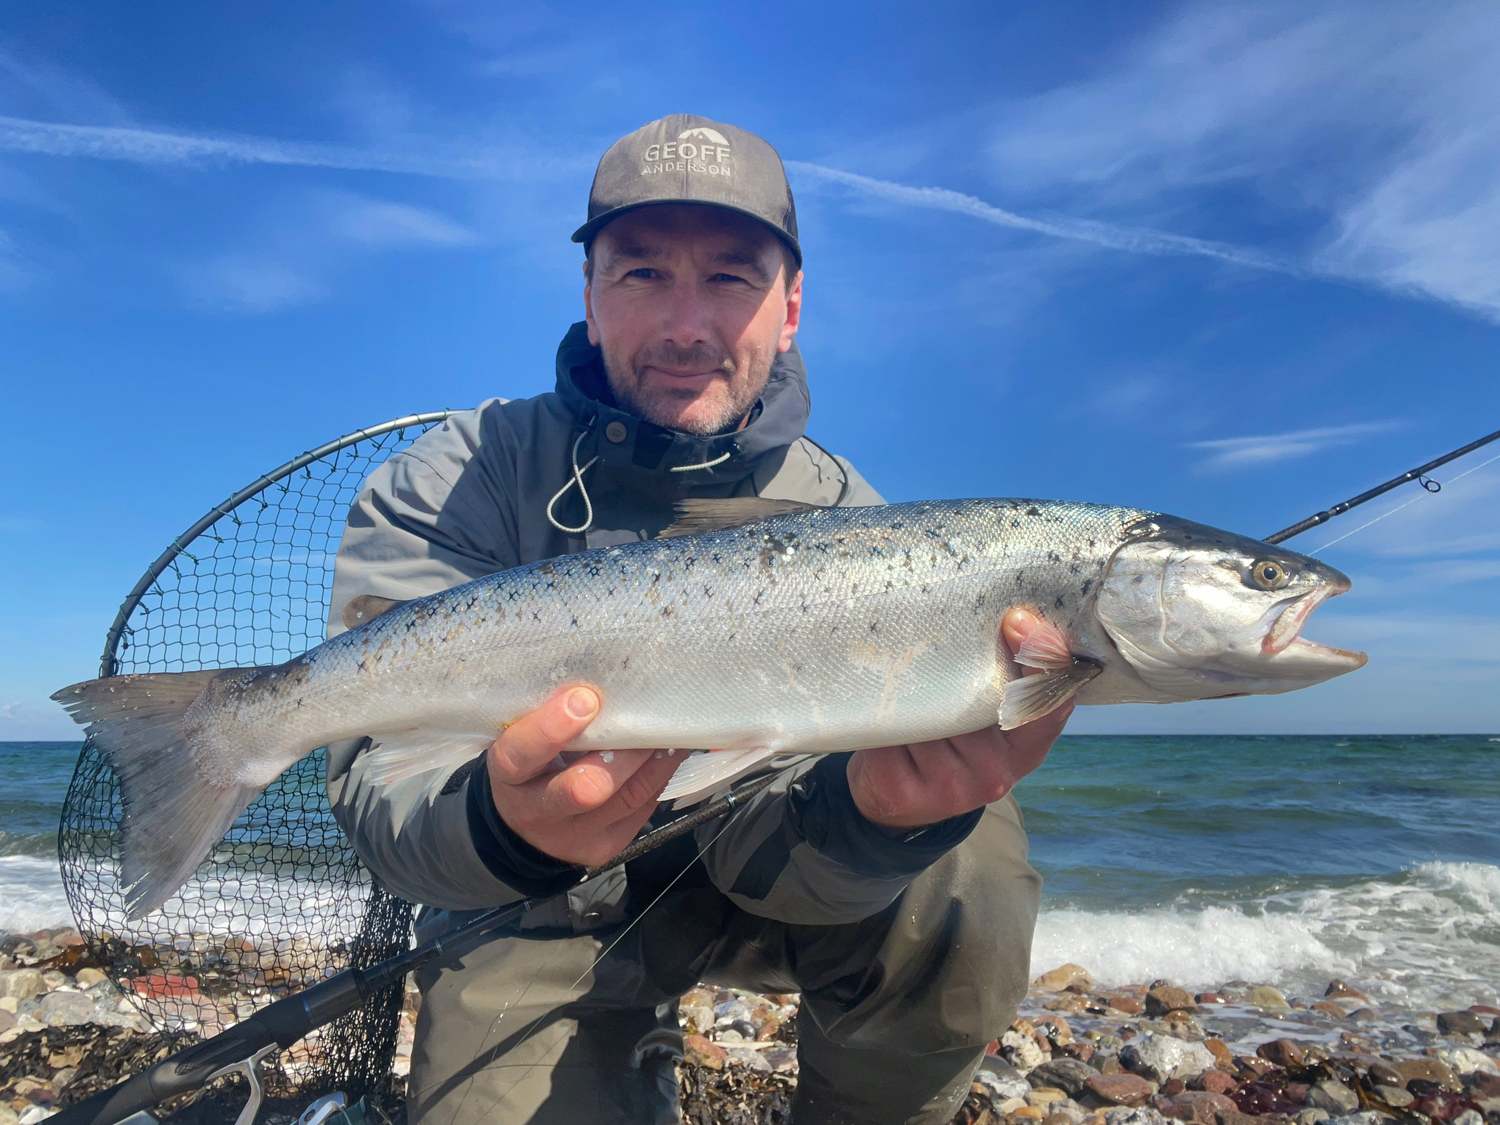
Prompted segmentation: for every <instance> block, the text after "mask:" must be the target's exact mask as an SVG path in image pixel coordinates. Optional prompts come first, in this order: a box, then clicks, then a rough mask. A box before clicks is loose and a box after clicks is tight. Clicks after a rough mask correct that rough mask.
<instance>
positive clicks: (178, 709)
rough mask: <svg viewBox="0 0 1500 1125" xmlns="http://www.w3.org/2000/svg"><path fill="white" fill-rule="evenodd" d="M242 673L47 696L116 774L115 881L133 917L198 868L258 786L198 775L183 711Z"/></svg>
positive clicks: (157, 679)
mask: <svg viewBox="0 0 1500 1125" xmlns="http://www.w3.org/2000/svg"><path fill="white" fill-rule="evenodd" d="M245 671H246V669H240V668H230V669H224V668H218V669H211V670H209V671H205V672H161V673H156V674H152V675H141V676H110V677H109V678H107V679H103V680H88V681H87V682H85V683H81V684H74V685H73V686H72V687H65V688H63V689H62V690H61V691H59V692H57V693H56V694H55V695H53V696H52V698H53V699H55V700H56V701H57V702H59V703H61V704H62V705H63V706H64V707H65V708H67V710H68V713H69V714H70V715H71V716H72V717H73V720H74V721H75V722H77V723H81V724H84V725H85V726H86V727H87V730H88V734H89V737H90V738H92V739H93V740H94V745H95V746H97V747H99V749H101V750H103V751H104V752H105V753H106V754H107V755H108V756H109V760H110V764H111V765H112V766H113V767H114V769H115V772H116V773H117V774H118V775H119V778H120V794H121V800H122V804H123V805H124V812H125V817H124V821H125V822H124V825H123V840H122V844H123V851H124V858H123V861H122V863H121V866H120V881H121V883H122V884H123V889H124V892H125V907H126V911H127V913H128V915H129V917H130V918H131V919H136V918H139V917H141V916H142V915H144V914H148V913H150V912H151V911H153V910H155V909H156V908H157V907H159V906H161V904H162V903H164V902H166V901H167V899H168V898H170V897H171V895H172V894H173V892H174V891H176V890H177V888H179V887H180V886H182V884H183V883H185V882H187V880H188V878H189V877H190V876H191V875H192V874H193V872H194V871H196V870H197V868H198V865H199V864H200V863H202V862H203V859H204V857H205V856H207V855H208V853H209V852H210V851H211V850H212V849H213V846H214V845H215V844H217V843H218V842H219V841H220V840H221V839H223V837H224V834H225V833H226V832H228V831H229V826H230V825H231V824H233V823H234V821H235V818H236V817H237V816H239V815H240V813H242V812H244V810H245V807H246V806H247V805H249V804H250V802H251V801H252V800H254V798H255V795H256V794H257V793H258V792H259V789H257V788H254V787H251V786H245V785H230V786H227V787H225V786H220V785H215V784H213V783H212V782H210V781H208V780H206V779H205V777H204V776H203V773H202V771H201V770H200V769H199V767H198V763H197V761H196V760H195V757H194V746H193V738H194V731H193V730H192V729H190V728H188V725H187V724H185V723H184V722H183V721H182V720H183V713H184V712H185V711H187V709H188V708H189V707H191V706H192V704H193V702H194V701H195V700H197V699H198V697H199V696H200V695H202V694H203V692H204V691H205V690H207V688H208V686H209V685H210V684H211V683H213V681H214V680H216V679H218V678H219V677H220V676H223V675H236V676H238V675H243V674H244V672H245Z"/></svg>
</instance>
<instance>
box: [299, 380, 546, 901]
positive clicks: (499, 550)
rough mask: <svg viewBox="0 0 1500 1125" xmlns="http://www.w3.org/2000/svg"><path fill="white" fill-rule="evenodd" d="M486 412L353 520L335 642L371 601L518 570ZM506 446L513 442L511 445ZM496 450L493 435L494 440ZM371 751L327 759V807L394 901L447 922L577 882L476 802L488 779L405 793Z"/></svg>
mask: <svg viewBox="0 0 1500 1125" xmlns="http://www.w3.org/2000/svg"><path fill="white" fill-rule="evenodd" d="M499 405H502V404H499V403H495V404H486V406H483V407H480V408H479V409H478V410H475V411H471V412H467V413H465V414H458V415H454V416H453V417H451V418H450V419H449V420H448V421H447V422H445V423H444V424H443V425H442V426H440V427H436V428H434V429H433V430H430V431H428V432H427V433H426V434H424V435H423V436H422V437H421V438H420V439H418V441H417V442H416V443H414V444H413V445H412V446H410V447H409V448H408V449H406V450H403V451H401V452H399V453H396V454H394V455H393V456H392V457H391V458H390V459H388V460H387V461H386V462H385V464H383V465H382V466H381V467H380V468H379V469H377V470H376V471H375V472H374V473H372V474H371V476H370V479H369V480H368V481H367V482H366V483H365V486H364V488H363V489H362V490H361V492H360V494H359V496H358V497H357V498H356V499H355V501H354V505H353V507H352V508H351V509H350V513H349V519H348V524H347V526H346V528H345V532H344V538H343V541H342V542H341V544H340V546H339V553H338V559H337V561H336V562H335V565H334V581H333V597H332V601H331V604H330V608H329V619H328V635H329V636H334V635H337V634H338V633H341V632H343V631H344V623H343V609H344V606H346V605H347V604H348V603H349V601H350V599H352V598H355V597H357V596H359V595H361V594H374V595H377V596H379V597H383V598H391V599H394V600H397V601H405V600H408V599H410V598H419V597H425V596H427V595H428V594H434V593H437V592H438V591H440V590H446V589H448V588H449V587H451V586H456V585H458V584H460V583H463V582H468V581H471V580H473V579H475V578H479V577H481V576H483V575H486V574H490V573H493V572H494V571H497V570H503V569H505V568H507V567H510V566H515V565H517V561H518V560H517V559H516V558H515V547H514V538H513V535H512V534H511V533H510V530H509V528H508V522H507V521H508V519H509V517H510V512H511V511H512V509H511V507H510V505H509V499H510V498H509V496H508V495H507V492H508V491H509V489H508V485H509V484H510V483H511V482H508V481H506V480H504V479H501V478H500V473H499V472H498V471H497V468H496V466H494V465H493V464H486V463H485V462H484V461H482V460H481V459H480V458H478V457H476V456H475V454H476V452H477V450H478V447H479V445H480V441H481V435H480V429H481V427H483V426H486V425H488V426H490V427H492V428H493V427H494V426H495V425H496V420H495V419H494V418H493V417H491V418H490V419H489V420H488V421H486V419H485V413H486V411H487V409H492V408H493V406H499ZM502 436H503V435H502ZM485 437H486V438H487V439H492V435H490V434H488V433H487V434H486V435H485ZM368 745H369V740H368V739H352V740H349V741H346V742H342V743H339V744H336V745H334V746H330V747H329V748H328V799H329V802H330V804H331V805H332V808H333V814H334V817H335V819H336V820H337V821H338V822H339V825H340V826H341V827H342V828H343V829H344V832H345V833H346V834H347V836H348V838H349V841H350V843H351V844H352V845H353V847H354V850H355V851H356V852H358V853H359V856H360V858H361V859H363V860H364V861H365V863H366V864H367V865H368V866H369V868H370V870H371V871H373V872H374V873H375V875H376V876H377V877H378V878H379V879H380V880H381V882H382V883H384V884H385V885H386V886H387V887H388V888H389V889H390V890H391V891H392V892H393V893H395V894H398V895H400V896H401V897H402V898H405V899H407V900H409V901H412V902H419V903H423V904H425V905H428V906H434V907H438V908H440V909H446V910H477V909H482V908H486V907H492V906H499V905H503V904H505V903H507V902H511V901H514V900H515V899H517V898H520V897H522V896H523V895H526V894H531V893H535V892H536V891H537V890H538V889H539V888H545V887H550V886H551V884H552V883H559V882H560V883H561V884H562V885H566V884H567V882H570V881H571V879H572V877H573V875H572V874H570V873H573V872H576V869H575V868H571V867H570V866H569V865H566V864H561V863H559V862H558V861H556V860H551V859H550V858H549V857H546V856H542V855H541V854H540V853H537V852H535V850H534V849H531V848H530V846H529V845H527V844H526V843H525V842H524V841H522V840H521V839H520V838H519V837H516V836H514V834H509V835H506V833H509V829H507V828H505V827H504V826H503V825H501V824H499V817H498V816H495V817H493V819H492V821H487V820H485V819H484V817H483V816H482V815H476V813H478V814H482V813H483V810H484V806H485V805H489V808H490V811H491V813H493V803H492V802H490V801H489V797H488V792H489V791H488V788H487V787H486V788H485V789H484V802H483V803H480V802H477V801H475V800H474V799H473V798H474V796H475V794H474V793H473V792H472V791H471V790H472V787H473V785H474V783H475V780H476V777H477V778H478V780H479V782H480V783H481V784H483V783H484V782H485V781H486V780H487V778H486V776H485V774H484V771H482V770H475V769H473V768H472V767H473V766H474V765H475V764H476V763H477V761H478V760H477V759H476V763H470V765H469V766H468V767H464V768H461V769H459V770H457V771H453V770H451V769H443V770H433V771H429V772H428V773H425V774H420V775H418V776H416V777H412V778H408V779H406V780H404V781H401V782H397V783H394V784H378V785H377V784H374V783H372V782H370V781H369V780H368V779H367V777H366V776H365V774H366V769H367V766H368V756H367V755H363V754H362V753H361V751H363V750H364V749H365V748H366V747H367V746H368Z"/></svg>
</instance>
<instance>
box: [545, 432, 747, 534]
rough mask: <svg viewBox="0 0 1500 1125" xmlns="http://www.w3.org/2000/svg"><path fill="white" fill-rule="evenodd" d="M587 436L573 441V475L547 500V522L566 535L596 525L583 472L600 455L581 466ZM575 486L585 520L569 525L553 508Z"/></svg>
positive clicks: (681, 468) (682, 469)
mask: <svg viewBox="0 0 1500 1125" xmlns="http://www.w3.org/2000/svg"><path fill="white" fill-rule="evenodd" d="M586 437H588V431H587V430H584V431H583V433H581V434H579V435H578V438H577V440H576V441H574V442H573V454H572V457H571V460H572V462H573V475H572V476H571V477H569V478H568V480H567V483H565V484H564V485H563V486H562V487H561V488H559V489H558V490H557V491H556V492H554V493H553V494H552V499H551V500H548V501H547V522H548V523H550V524H551V525H552V526H553V527H555V528H557V530H558V531H560V532H562V533H563V534H564V535H583V534H584V533H585V532H587V531H588V529H589V528H591V527H593V526H594V502H593V501H592V500H591V499H589V490H588V488H587V487H586V486H585V485H584V483H583V474H584V473H586V472H588V471H589V470H590V469H592V468H593V467H594V465H595V464H596V463H597V462H598V460H599V455H598V454H597V453H596V454H595V455H594V456H593V457H590V458H589V462H588V464H586V465H584V466H583V467H581V468H580V467H579V465H578V447H579V446H580V445H582V444H583V439H584V438H586ZM730 456H731V454H729V453H725V454H723V455H722V456H720V457H715V458H714V459H713V460H712V461H704V462H703V463H702V464H699V465H674V466H672V467H671V468H669V469H668V470H667V471H668V472H670V473H693V472H697V471H698V470H699V469H712V468H713V467H714V466H715V465H722V464H723V463H724V462H725V461H728V460H729V458H730ZM574 486H577V488H578V495H580V496H582V497H583V522H582V523H581V524H579V525H578V526H577V527H569V526H568V525H567V524H565V523H562V522H560V521H559V520H558V518H557V516H555V515H554V514H553V512H552V509H553V508H555V507H557V502H558V501H559V500H561V499H562V498H563V497H564V496H566V495H567V494H568V489H570V488H573V487H574Z"/></svg>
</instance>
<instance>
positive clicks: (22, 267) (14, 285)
mask: <svg viewBox="0 0 1500 1125" xmlns="http://www.w3.org/2000/svg"><path fill="white" fill-rule="evenodd" d="M29 265H30V263H28V262H27V261H26V259H25V258H24V257H23V256H22V255H21V252H20V250H19V249H17V247H16V242H15V239H13V238H11V236H10V234H9V233H7V232H6V231H4V230H0V292H5V291H14V290H17V289H24V288H25V287H26V286H28V285H30V284H31V274H32V271H31V269H30V268H29Z"/></svg>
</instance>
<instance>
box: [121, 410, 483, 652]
mask: <svg viewBox="0 0 1500 1125" xmlns="http://www.w3.org/2000/svg"><path fill="white" fill-rule="evenodd" d="M452 413H453V411H451V410H433V411H429V412H428V413H426V414H408V415H406V416H405V417H403V418H393V419H391V420H390V421H389V422H382V423H380V424H379V425H378V426H367V427H366V428H364V429H362V430H355V431H354V432H353V433H348V434H345V435H344V436H343V437H341V438H336V439H334V440H333V441H330V442H327V443H325V444H323V445H320V446H318V448H316V449H309V450H308V451H307V452H306V453H304V454H302V455H301V456H299V457H293V458H292V459H291V460H290V461H288V462H287V463H286V464H285V465H282V466H280V467H279V468H275V469H272V470H271V471H270V472H269V473H266V474H265V475H264V476H261V477H257V478H256V479H255V480H254V481H252V482H251V483H249V484H247V485H246V486H245V487H244V488H242V489H240V490H239V491H238V492H236V493H235V494H234V495H232V496H230V497H229V499H227V500H225V501H224V502H223V503H220V504H215V505H214V506H213V507H212V508H210V509H209V510H208V512H207V513H206V514H205V515H204V516H203V517H202V518H201V519H199V520H198V521H197V522H196V523H194V524H193V526H192V527H190V528H188V529H187V530H186V531H184V532H183V533H182V534H181V535H179V536H177V538H176V539H173V540H172V543H171V546H169V547H168V548H167V549H166V550H165V551H163V552H162V553H161V554H160V555H158V556H157V559H156V561H155V562H154V563H152V564H151V565H150V566H148V567H147V568H146V573H145V574H143V575H141V577H140V580H139V581H138V582H136V584H135V585H134V586H133V587H131V590H130V593H128V594H126V595H125V600H124V601H123V602H121V603H120V611H119V612H118V613H116V614H115V620H114V623H113V624H111V625H110V627H109V632H108V633H107V634H106V635H105V638H104V654H103V655H102V656H101V657H100V658H99V678H100V679H104V678H106V677H108V676H113V675H114V674H115V672H116V668H117V664H118V650H119V647H120V637H121V636H123V635H124V633H125V627H126V625H127V624H128V623H129V621H130V615H131V614H132V613H134V612H135V608H136V606H138V605H140V603H141V599H142V598H143V597H145V596H146V591H147V590H149V589H151V586H152V583H154V582H155V581H156V580H157V579H158V578H160V577H161V576H162V574H164V573H165V572H166V569H167V567H169V566H171V565H172V560H173V559H175V558H176V557H177V556H178V555H180V554H182V552H183V551H184V550H186V549H187V546H188V544H189V543H191V542H192V541H193V540H194V539H197V538H198V536H200V535H202V534H203V533H204V532H205V531H207V530H208V529H209V528H210V527H212V526H213V525H214V524H216V523H218V522H219V520H221V519H223V518H224V517H225V516H227V515H228V514H229V513H230V512H232V511H234V510H235V509H236V508H238V507H239V506H240V505H241V504H243V503H244V502H245V501H246V500H249V499H252V498H253V497H255V496H258V495H259V494H260V493H262V492H264V491H265V490H266V489H268V488H270V487H271V486H272V485H273V484H275V483H276V482H277V481H280V480H284V479H286V478H287V477H289V476H291V475H292V474H293V473H295V472H296V471H297V470H298V469H302V468H306V467H307V466H308V465H311V464H312V463H313V462H314V461H321V460H322V459H323V458H324V457H327V456H328V455H329V454H332V453H337V452H338V451H339V450H341V449H347V448H349V446H351V445H358V444H359V443H360V442H362V441H367V440H369V439H370V438H373V437H379V436H380V435H381V434H388V433H390V432H391V431H392V430H404V429H407V428H408V427H411V426H423V427H426V426H431V425H434V424H436V423H438V422H442V421H444V420H446V419H447V417H448V416H449V415H450V414H452Z"/></svg>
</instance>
